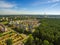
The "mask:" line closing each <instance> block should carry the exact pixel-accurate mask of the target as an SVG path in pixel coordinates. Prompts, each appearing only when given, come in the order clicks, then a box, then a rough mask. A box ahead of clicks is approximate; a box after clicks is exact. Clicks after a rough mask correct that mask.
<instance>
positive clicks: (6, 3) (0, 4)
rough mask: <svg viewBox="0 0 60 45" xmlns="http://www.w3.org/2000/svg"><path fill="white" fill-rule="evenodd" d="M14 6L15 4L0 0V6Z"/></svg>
mask: <svg viewBox="0 0 60 45" xmlns="http://www.w3.org/2000/svg"><path fill="white" fill-rule="evenodd" d="M14 6H16V5H15V4H12V3H8V2H5V1H0V8H13V7H14Z"/></svg>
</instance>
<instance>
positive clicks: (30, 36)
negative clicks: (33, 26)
mask: <svg viewBox="0 0 60 45" xmlns="http://www.w3.org/2000/svg"><path fill="white" fill-rule="evenodd" d="M33 40H34V39H33V37H32V35H29V37H28V39H27V41H26V42H25V44H24V45H33Z"/></svg>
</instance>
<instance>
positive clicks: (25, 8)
mask: <svg viewBox="0 0 60 45" xmlns="http://www.w3.org/2000/svg"><path fill="white" fill-rule="evenodd" d="M59 8H60V0H0V15H7V14H55V15H56V14H57V15H58V14H60V9H59Z"/></svg>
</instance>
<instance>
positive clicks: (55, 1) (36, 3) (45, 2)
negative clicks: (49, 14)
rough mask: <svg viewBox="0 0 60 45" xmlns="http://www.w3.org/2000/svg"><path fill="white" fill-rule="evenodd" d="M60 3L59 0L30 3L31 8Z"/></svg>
mask: <svg viewBox="0 0 60 45" xmlns="http://www.w3.org/2000/svg"><path fill="white" fill-rule="evenodd" d="M58 2H60V0H44V1H42V2H41V1H37V2H34V3H32V6H38V5H41V4H49V3H58Z"/></svg>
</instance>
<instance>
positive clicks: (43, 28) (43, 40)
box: [24, 18, 60, 45]
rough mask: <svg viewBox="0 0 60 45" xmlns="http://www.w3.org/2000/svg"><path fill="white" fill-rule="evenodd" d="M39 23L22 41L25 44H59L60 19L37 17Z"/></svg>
mask: <svg viewBox="0 0 60 45" xmlns="http://www.w3.org/2000/svg"><path fill="white" fill-rule="evenodd" d="M38 20H40V21H39V22H40V23H41V24H40V26H39V27H37V28H35V31H34V32H33V33H30V34H29V38H28V39H27V40H26V41H25V42H24V44H25V45H60V19H56V18H49V19H47V18H44V19H38Z"/></svg>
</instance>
